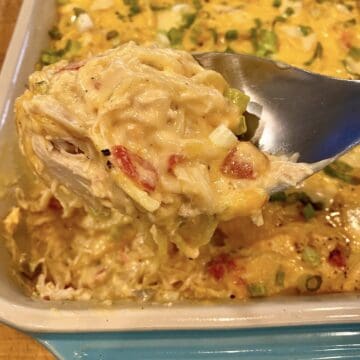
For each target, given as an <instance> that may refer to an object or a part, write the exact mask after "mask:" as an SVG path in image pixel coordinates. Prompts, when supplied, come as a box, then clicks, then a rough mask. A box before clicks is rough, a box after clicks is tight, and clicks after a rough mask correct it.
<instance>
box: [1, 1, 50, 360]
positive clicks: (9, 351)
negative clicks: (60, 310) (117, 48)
mask: <svg viewBox="0 0 360 360" xmlns="http://www.w3.org/2000/svg"><path fill="white" fill-rule="evenodd" d="M25 1H26V0H25ZM21 3H22V0H0V68H1V64H2V62H3V61H4V57H5V53H6V48H7V46H8V43H9V41H10V38H11V34H12V32H13V29H14V25H15V22H16V17H17V14H18V11H19V8H20V5H21ZM0 359H1V360H2V359H10V360H12V359H14V360H17V359H19V360H20V359H21V360H23V359H24V360H32V359H37V360H52V359H54V356H53V355H51V354H50V353H49V352H48V351H47V350H46V349H45V348H44V347H43V346H41V345H40V344H39V343H37V342H36V341H35V340H33V339H31V338H30V337H29V336H27V335H24V334H22V333H20V332H19V331H16V330H14V329H11V328H9V327H7V326H5V325H1V324H0Z"/></svg>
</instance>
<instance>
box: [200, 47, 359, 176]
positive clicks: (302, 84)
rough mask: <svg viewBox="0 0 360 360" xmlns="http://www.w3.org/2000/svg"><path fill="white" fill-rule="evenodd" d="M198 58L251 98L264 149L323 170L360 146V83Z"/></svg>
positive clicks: (239, 58) (221, 56) (256, 63)
mask: <svg viewBox="0 0 360 360" xmlns="http://www.w3.org/2000/svg"><path fill="white" fill-rule="evenodd" d="M194 57H195V58H196V59H197V61H198V62H199V63H200V64H201V65H202V66H203V67H205V68H207V69H213V70H215V71H217V72H219V73H221V74H222V75H223V76H224V78H225V79H226V80H227V81H228V83H229V84H230V86H232V87H234V88H237V89H240V90H242V91H244V92H245V93H246V94H247V95H249V96H250V99H251V102H250V104H249V107H248V109H247V110H248V112H250V113H255V115H257V116H259V117H260V118H261V120H260V126H259V128H258V130H257V133H256V140H257V143H258V146H259V148H260V149H261V150H263V151H266V152H269V153H272V154H293V153H298V154H299V161H301V162H306V163H310V164H313V169H314V171H319V170H320V169H321V168H323V167H324V166H326V165H327V164H328V163H330V162H331V161H333V160H335V159H336V158H337V157H338V156H340V155H341V154H343V153H344V152H346V151H348V150H350V149H351V148H352V147H354V146H355V145H357V144H359V142H360V81H356V80H340V79H336V78H332V77H328V76H323V75H319V74H315V73H311V72H308V71H304V70H301V69H298V68H295V67H292V66H290V65H286V64H283V63H279V62H275V61H271V60H268V59H263V58H259V57H255V56H252V55H245V54H232V53H198V54H195V55H194ZM259 105H260V106H259ZM259 109H262V111H261V114H260V112H259Z"/></svg>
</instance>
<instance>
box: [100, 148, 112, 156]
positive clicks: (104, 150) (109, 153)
mask: <svg viewBox="0 0 360 360" xmlns="http://www.w3.org/2000/svg"><path fill="white" fill-rule="evenodd" d="M101 153H102V154H103V155H104V156H110V155H111V151H110V150H109V149H102V150H101Z"/></svg>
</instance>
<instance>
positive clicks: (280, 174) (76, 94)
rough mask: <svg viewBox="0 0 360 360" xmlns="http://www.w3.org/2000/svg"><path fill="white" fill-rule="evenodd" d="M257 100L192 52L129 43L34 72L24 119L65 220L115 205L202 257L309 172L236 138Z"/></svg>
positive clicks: (19, 111)
mask: <svg viewBox="0 0 360 360" xmlns="http://www.w3.org/2000/svg"><path fill="white" fill-rule="evenodd" d="M248 100H249V99H248V97H247V96H246V95H245V94H243V93H241V92H240V91H238V90H236V89H231V88H229V86H228V84H227V82H226V81H225V79H224V78H223V77H222V76H221V75H220V74H218V73H216V72H214V71H211V70H205V69H203V68H202V67H201V66H200V65H199V64H198V63H197V62H196V61H195V60H194V59H193V58H192V57H191V55H190V54H188V53H186V52H183V51H177V50H173V49H161V48H157V47H153V46H151V47H143V46H137V45H136V44H135V43H128V44H125V45H123V46H121V47H119V48H117V49H113V50H110V51H107V52H105V53H103V54H100V55H97V56H94V57H92V58H89V59H87V60H85V61H82V62H78V63H68V62H66V61H62V62H59V63H57V64H54V65H51V66H48V67H46V68H44V69H43V70H42V71H38V72H35V73H34V74H32V75H31V76H30V81H29V90H27V91H26V92H25V94H24V95H22V96H21V97H20V98H19V99H18V100H17V102H16V121H17V127H18V132H19V135H20V146H21V149H22V152H23V153H24V155H25V156H26V157H27V158H28V160H29V161H30V163H31V165H32V167H33V169H34V170H35V172H36V173H37V174H38V176H40V178H41V179H42V180H43V181H44V182H45V184H46V185H47V186H48V187H49V188H50V189H51V191H52V192H53V194H54V195H55V197H56V198H57V199H59V201H60V202H61V204H62V206H63V208H64V209H65V211H64V215H65V216H67V215H69V214H71V209H73V208H75V207H85V208H87V209H88V210H90V211H95V212H97V213H104V214H106V213H107V212H109V211H113V210H114V209H115V210H116V211H118V212H120V213H121V214H123V215H124V216H127V217H130V218H131V219H134V220H135V219H136V221H138V220H140V221H139V223H141V224H142V225H141V226H143V227H144V228H143V230H144V229H145V231H148V232H149V233H150V234H151V236H153V238H154V240H155V242H156V243H157V244H158V246H159V247H161V246H162V244H164V243H166V242H168V241H170V242H173V243H175V244H176V245H177V247H178V248H179V249H180V250H181V251H183V252H184V253H185V254H186V255H187V256H189V257H192V258H194V257H196V256H198V253H199V247H200V246H201V245H203V244H206V243H207V242H208V241H209V240H210V238H211V236H212V234H213V232H214V231H215V229H216V227H217V224H218V222H219V221H222V220H230V219H232V218H234V217H237V216H248V215H249V216H254V218H255V217H256V216H257V215H258V214H259V211H260V210H261V208H262V206H263V205H264V203H265V202H266V200H267V198H268V192H269V190H270V189H272V188H274V187H276V186H278V185H279V184H282V183H287V184H294V183H296V181H297V180H298V179H300V178H302V177H303V174H304V172H310V170H309V168H308V167H307V166H306V165H304V164H296V163H293V162H290V161H288V160H287V159H286V158H284V157H274V156H270V155H267V154H264V153H262V152H261V151H260V150H259V149H257V148H256V147H255V146H254V145H253V144H252V143H250V142H246V141H240V140H239V139H238V137H237V136H236V135H241V133H243V132H244V131H245V130H246V124H245V122H244V117H243V115H242V113H243V112H244V110H245V108H246V105H247V102H248Z"/></svg>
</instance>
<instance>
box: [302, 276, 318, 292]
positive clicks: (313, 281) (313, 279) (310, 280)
mask: <svg viewBox="0 0 360 360" xmlns="http://www.w3.org/2000/svg"><path fill="white" fill-rule="evenodd" d="M321 284H322V277H321V276H320V275H310V276H308V277H307V278H306V280H305V288H306V290H308V291H317V290H319V289H320V287H321Z"/></svg>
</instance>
